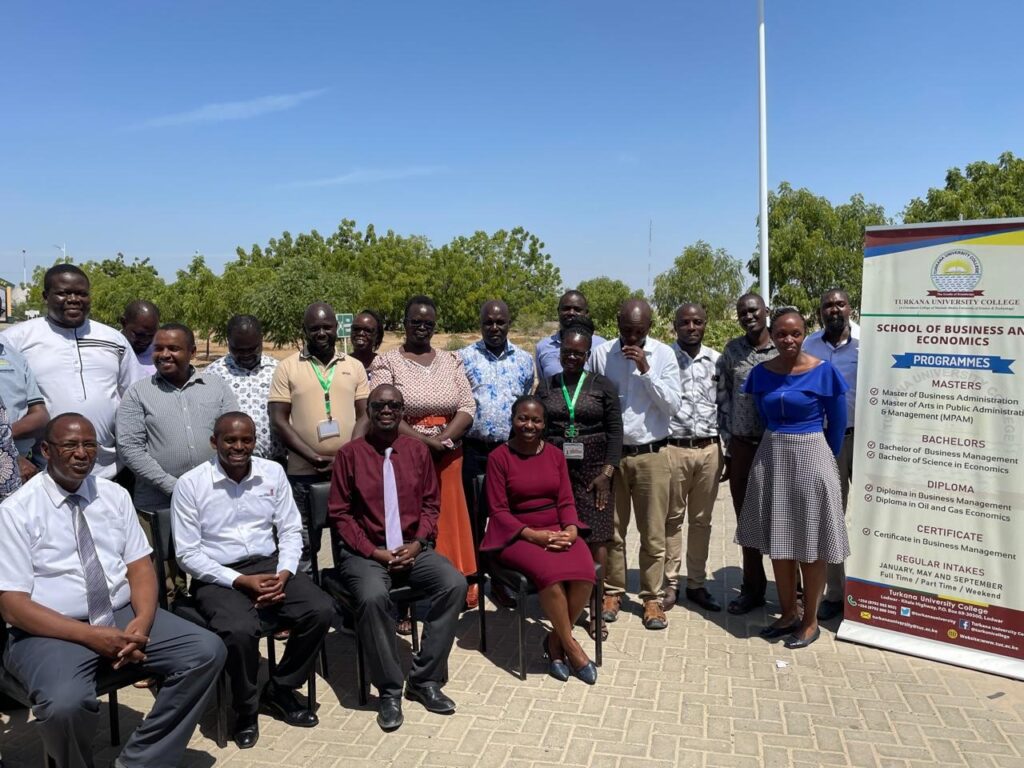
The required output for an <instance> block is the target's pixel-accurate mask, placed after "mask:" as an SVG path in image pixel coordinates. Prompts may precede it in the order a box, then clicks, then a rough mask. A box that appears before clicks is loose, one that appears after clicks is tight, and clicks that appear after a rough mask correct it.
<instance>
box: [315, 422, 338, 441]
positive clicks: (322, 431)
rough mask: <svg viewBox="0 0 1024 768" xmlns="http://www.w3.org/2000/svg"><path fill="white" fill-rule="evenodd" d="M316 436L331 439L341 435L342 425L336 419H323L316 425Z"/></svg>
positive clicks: (320, 438)
mask: <svg viewBox="0 0 1024 768" xmlns="http://www.w3.org/2000/svg"><path fill="white" fill-rule="evenodd" d="M316 436H317V439H318V440H321V441H323V440H330V439H331V438H332V437H341V426H340V424H339V423H338V422H336V421H334V419H330V420H328V421H321V422H320V423H319V424H317V425H316Z"/></svg>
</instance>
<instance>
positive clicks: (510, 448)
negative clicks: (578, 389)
mask: <svg viewBox="0 0 1024 768" xmlns="http://www.w3.org/2000/svg"><path fill="white" fill-rule="evenodd" d="M544 422H545V411H544V404H543V403H542V402H541V401H540V400H539V399H538V398H537V397H535V396H533V395H523V396H522V397H520V398H519V399H518V400H516V401H515V403H514V404H513V405H512V437H511V438H509V441H508V443H506V444H505V445H502V446H500V447H498V448H497V449H496V450H495V451H494V452H493V453H491V456H490V458H489V459H488V461H487V486H486V487H487V500H488V505H489V507H490V518H489V520H488V523H487V533H486V534H485V535H484V539H483V541H482V542H481V544H480V550H481V551H482V552H494V553H496V556H497V559H498V561H499V562H500V563H502V564H503V565H505V566H507V567H508V568H513V569H515V570H517V571H520V572H521V573H523V574H525V575H526V577H527V578H528V579H530V581H531V582H533V584H534V586H536V587H537V592H538V593H539V596H540V605H541V608H542V609H543V611H544V615H545V616H547V618H548V620H549V621H550V622H551V627H552V630H553V631H552V632H551V633H550V634H549V635H547V636H546V637H545V638H544V656H545V658H547V659H548V660H549V667H548V671H549V672H550V673H551V676H552V677H554V678H556V679H557V680H561V681H563V682H564V681H566V680H568V679H569V676H570V675H573V674H574V675H576V677H578V678H579V679H580V680H582V681H583V682H585V683H587V684H588V685H593V684H594V683H596V682H597V667H596V666H594V663H593V662H592V661H591V660H590V658H589V657H588V656H587V654H586V652H585V651H584V650H583V648H582V646H581V645H580V644H579V643H578V642H577V641H576V639H575V638H574V637H573V636H572V628H573V626H574V625H575V624H576V620H577V619H579V617H580V614H581V613H583V609H584V608H585V607H586V605H587V602H588V601H589V600H590V593H591V591H592V590H593V588H594V563H593V560H592V559H591V557H590V550H589V549H588V548H587V545H586V544H585V543H584V541H583V539H582V538H580V533H581V531H582V533H583V535H586V533H587V532H588V529H587V527H586V526H585V525H583V524H582V523H581V522H580V521H579V518H578V517H577V515H576V503H575V501H574V500H573V493H572V483H571V482H570V480H569V470H568V467H567V465H566V463H565V456H564V455H563V454H562V451H560V450H559V449H558V448H555V447H554V446H553V445H551V444H550V443H548V442H546V441H545V440H544V427H545V423H544Z"/></svg>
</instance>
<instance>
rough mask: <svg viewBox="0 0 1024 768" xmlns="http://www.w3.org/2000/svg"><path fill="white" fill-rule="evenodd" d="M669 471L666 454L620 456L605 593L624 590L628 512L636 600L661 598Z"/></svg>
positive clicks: (663, 588) (619, 593)
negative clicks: (634, 544) (632, 520)
mask: <svg viewBox="0 0 1024 768" xmlns="http://www.w3.org/2000/svg"><path fill="white" fill-rule="evenodd" d="M671 478H672V471H671V470H670V469H669V463H668V453H666V451H665V448H662V449H661V450H660V451H658V453H642V454H639V455H637V456H623V457H622V460H621V461H620V462H619V468H618V469H617V470H615V517H614V528H615V530H614V532H613V536H612V545H611V547H610V548H609V550H608V573H607V575H606V576H605V594H607V595H622V594H623V593H624V592H625V591H626V530H627V529H628V528H629V516H630V512H631V510H635V512H636V527H637V530H638V531H640V599H641V600H660V599H661V598H662V597H664V596H665V518H666V517H667V516H668V497H669V485H670V481H671Z"/></svg>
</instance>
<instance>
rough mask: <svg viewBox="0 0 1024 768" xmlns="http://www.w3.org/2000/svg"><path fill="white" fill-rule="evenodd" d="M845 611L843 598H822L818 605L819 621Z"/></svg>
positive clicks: (832, 617) (827, 619) (829, 618)
mask: <svg viewBox="0 0 1024 768" xmlns="http://www.w3.org/2000/svg"><path fill="white" fill-rule="evenodd" d="M842 612H843V601H842V600H822V601H821V605H819V606H818V621H829V620H831V619H834V618H835V617H836V616H838V615H840V614H841V613H842Z"/></svg>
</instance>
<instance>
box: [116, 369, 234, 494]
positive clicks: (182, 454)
mask: <svg viewBox="0 0 1024 768" xmlns="http://www.w3.org/2000/svg"><path fill="white" fill-rule="evenodd" d="M237 410H238V401H237V400H235V395H234V393H232V391H231V389H230V387H228V385H227V384H225V383H224V381H223V379H219V378H217V377H216V376H204V375H203V374H200V373H199V372H197V371H196V370H195V369H194V368H193V369H192V372H191V374H190V375H189V378H188V381H186V382H185V386H183V387H182V388H181V389H178V387H176V386H174V385H173V384H171V383H170V382H168V381H167V380H166V379H165V378H164V377H163V376H161V375H160V374H159V373H157V374H154V375H152V376H150V377H149V378H148V379H143V380H142V381H140V382H138V383H136V384H134V385H133V386H132V388H131V389H129V390H128V391H127V392H126V393H125V396H124V400H123V401H121V405H120V407H119V408H118V409H117V451H118V454H119V455H120V456H121V460H122V461H123V462H124V463H125V465H126V466H127V467H128V469H130V470H131V471H132V472H134V473H135V504H136V505H137V506H139V507H140V508H142V509H163V508H166V507H168V506H170V503H171V493H172V492H173V491H174V483H175V482H176V481H177V479H178V478H179V477H181V476H182V475H183V474H185V473H186V472H188V471H189V470H190V469H192V468H193V467H197V466H199V465H200V464H202V463H203V462H204V461H208V460H209V459H210V458H212V457H213V454H214V450H213V446H211V445H210V437H211V436H212V435H213V423H214V422H215V421H216V420H217V417H218V416H221V415H222V414H225V413H227V412H228V411H237Z"/></svg>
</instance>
